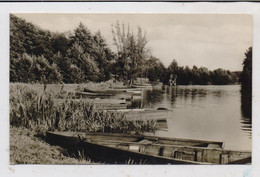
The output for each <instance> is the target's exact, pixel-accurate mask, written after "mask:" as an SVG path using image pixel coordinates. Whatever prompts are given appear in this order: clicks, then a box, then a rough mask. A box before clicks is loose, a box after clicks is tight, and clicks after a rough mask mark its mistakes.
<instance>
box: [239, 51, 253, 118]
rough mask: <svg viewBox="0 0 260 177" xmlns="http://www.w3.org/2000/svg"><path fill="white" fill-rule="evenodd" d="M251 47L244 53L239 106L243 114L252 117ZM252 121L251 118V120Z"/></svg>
mask: <svg viewBox="0 0 260 177" xmlns="http://www.w3.org/2000/svg"><path fill="white" fill-rule="evenodd" d="M252 50H253V49H252V47H250V48H249V49H248V50H247V51H246V53H245V59H244V61H243V71H242V73H241V75H240V81H241V108H242V113H243V116H244V117H246V118H249V119H250V120H251V119H252ZM251 121H252V120H251Z"/></svg>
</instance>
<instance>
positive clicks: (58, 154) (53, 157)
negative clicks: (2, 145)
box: [10, 127, 95, 164]
mask: <svg viewBox="0 0 260 177" xmlns="http://www.w3.org/2000/svg"><path fill="white" fill-rule="evenodd" d="M10 164H95V163H94V162H91V161H90V160H85V158H83V157H82V158H77V159H76V158H73V157H70V156H69V155H68V153H67V152H66V150H64V149H63V148H61V147H59V146H51V145H50V144H48V143H46V142H45V141H44V135H43V134H41V133H39V132H36V131H31V130H28V129H26V128H17V127H10Z"/></svg>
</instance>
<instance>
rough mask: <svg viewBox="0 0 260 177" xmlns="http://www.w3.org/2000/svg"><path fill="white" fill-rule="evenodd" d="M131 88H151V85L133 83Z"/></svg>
mask: <svg viewBox="0 0 260 177" xmlns="http://www.w3.org/2000/svg"><path fill="white" fill-rule="evenodd" d="M132 88H145V89H152V88H153V86H152V85H151V84H140V85H139V84H133V85H132Z"/></svg>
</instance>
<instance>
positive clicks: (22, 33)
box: [10, 14, 252, 85]
mask: <svg viewBox="0 0 260 177" xmlns="http://www.w3.org/2000/svg"><path fill="white" fill-rule="evenodd" d="M112 35H113V43H114V45H115V47H116V52H115V53H114V52H112V50H111V49H110V48H109V47H108V45H107V44H106V41H105V39H104V38H103V36H102V34H101V32H100V31H98V32H96V33H94V34H93V33H92V32H91V31H90V30H89V29H88V28H87V27H86V26H84V25H83V24H82V23H80V24H79V26H78V27H77V28H76V29H75V30H74V31H73V32H68V33H53V32H50V31H46V30H43V29H40V28H39V27H37V26H35V25H33V24H32V23H28V22H26V21H25V20H23V19H21V18H19V17H16V16H14V15H12V14H11V15H10V81H11V82H23V83H86V82H89V81H93V82H101V81H106V80H109V79H111V78H112V76H114V78H115V79H116V80H120V81H123V82H124V83H125V84H127V85H132V84H133V83H134V82H135V80H136V79H137V78H140V77H141V78H142V77H146V78H148V79H149V80H150V82H152V83H156V82H158V81H161V82H163V83H165V84H168V82H169V79H170V76H171V75H176V76H177V84H182V85H188V84H196V85H197V84H199V85H208V84H214V85H226V84H236V83H238V81H239V77H240V74H241V72H231V71H229V70H223V69H216V70H214V71H209V70H208V69H207V68H205V67H200V68H198V67H197V66H193V67H192V68H189V67H188V66H185V67H183V66H179V65H178V63H177V61H176V60H173V61H172V63H171V64H170V65H169V66H168V67H167V68H166V67H165V66H164V65H163V63H162V62H161V61H160V59H159V58H156V57H154V56H152V55H151V53H150V51H149V49H148V48H147V43H148V39H147V37H146V33H145V31H143V30H142V28H141V27H138V28H137V29H136V32H135V31H134V30H133V29H132V28H131V27H130V26H129V25H128V26H126V25H125V24H120V23H119V22H116V23H115V24H114V25H112ZM248 55H250V54H248ZM246 62H247V61H244V70H245V71H243V73H242V76H241V81H242V82H250V80H247V79H246V78H247V77H248V75H250V72H249V71H246V70H247V69H245V67H246V68H247V67H248V66H247V65H248V64H247V63H246ZM251 82H252V81H251ZM247 85H250V84H249V83H247Z"/></svg>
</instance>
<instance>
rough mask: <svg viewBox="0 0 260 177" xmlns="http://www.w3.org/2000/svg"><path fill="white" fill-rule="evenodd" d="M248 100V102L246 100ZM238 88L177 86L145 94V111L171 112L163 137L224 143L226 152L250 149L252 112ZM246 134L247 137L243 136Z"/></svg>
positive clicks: (245, 97)
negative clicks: (147, 109) (229, 149)
mask: <svg viewBox="0 0 260 177" xmlns="http://www.w3.org/2000/svg"><path fill="white" fill-rule="evenodd" d="M246 99H247V100H246ZM248 105H249V104H248V96H245V95H243V94H242V92H240V86H177V87H172V88H169V87H168V88H167V89H166V90H164V91H151V90H150V91H145V94H144V98H143V106H144V107H145V108H148V107H149V108H155V109H157V108H159V107H164V108H168V109H170V110H172V113H171V116H170V118H169V119H168V132H167V133H166V134H163V135H162V136H169V137H176V138H178V137H179V138H193V139H195V138H196V139H205V140H220V141H224V142H225V144H226V147H227V148H231V149H241V148H242V149H245V150H250V149H251V131H252V121H251V108H249V106H248ZM245 132H246V133H245Z"/></svg>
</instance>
